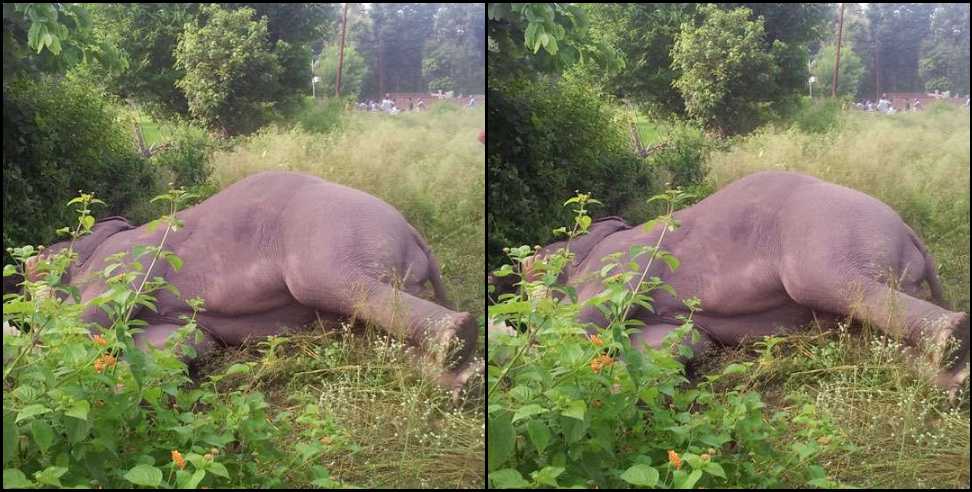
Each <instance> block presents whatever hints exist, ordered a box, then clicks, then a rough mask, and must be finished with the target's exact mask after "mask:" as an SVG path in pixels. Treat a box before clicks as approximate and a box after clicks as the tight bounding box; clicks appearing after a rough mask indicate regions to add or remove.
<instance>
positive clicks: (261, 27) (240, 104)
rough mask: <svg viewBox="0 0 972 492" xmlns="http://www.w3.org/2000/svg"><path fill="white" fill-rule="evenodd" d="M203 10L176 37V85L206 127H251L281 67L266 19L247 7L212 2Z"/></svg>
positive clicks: (269, 103) (234, 130) (237, 129)
mask: <svg viewBox="0 0 972 492" xmlns="http://www.w3.org/2000/svg"><path fill="white" fill-rule="evenodd" d="M201 13H202V14H203V19H204V20H202V21H198V22H197V23H195V24H192V25H191V26H189V27H188V28H187V29H186V31H185V32H184V33H183V35H182V36H181V37H180V39H179V45H178V48H177V49H176V65H177V66H178V67H180V68H181V69H182V70H184V71H185V76H184V77H183V78H182V79H180V80H179V81H178V82H177V83H176V85H177V86H178V87H179V88H180V89H182V90H183V91H185V93H186V97H187V99H188V101H189V112H190V113H191V114H192V115H193V116H194V117H195V118H197V119H199V120H201V121H203V122H205V123H206V125H207V126H209V127H210V128H216V129H223V130H226V131H228V132H229V133H239V132H241V131H246V130H252V129H255V128H256V127H259V124H260V123H262V120H263V118H264V117H265V116H266V115H265V111H266V110H268V109H269V108H270V107H271V106H272V104H273V102H272V100H271V98H270V96H271V95H272V94H273V93H274V91H272V90H267V88H268V87H272V86H273V85H274V84H275V83H276V78H277V77H278V76H279V74H280V72H281V70H282V68H281V66H280V63H279V61H278V60H277V57H276V56H274V54H273V53H272V52H271V51H269V50H268V49H267V36H268V33H267V20H266V19H261V20H253V19H252V17H253V14H254V11H253V10H252V9H250V8H242V9H240V10H235V11H231V10H226V9H223V8H222V7H219V6H216V5H210V6H205V7H203V8H202V10H201ZM280 44H285V42H284V41H278V45H280Z"/></svg>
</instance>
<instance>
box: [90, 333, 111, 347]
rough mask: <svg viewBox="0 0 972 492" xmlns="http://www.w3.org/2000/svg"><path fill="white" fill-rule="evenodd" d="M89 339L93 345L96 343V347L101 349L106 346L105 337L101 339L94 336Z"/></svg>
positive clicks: (99, 336)
mask: <svg viewBox="0 0 972 492" xmlns="http://www.w3.org/2000/svg"><path fill="white" fill-rule="evenodd" d="M91 339H92V340H94V343H96V344H98V345H101V346H102V347H104V346H105V345H108V340H105V337H103V336H101V335H95V336H93V337H91Z"/></svg>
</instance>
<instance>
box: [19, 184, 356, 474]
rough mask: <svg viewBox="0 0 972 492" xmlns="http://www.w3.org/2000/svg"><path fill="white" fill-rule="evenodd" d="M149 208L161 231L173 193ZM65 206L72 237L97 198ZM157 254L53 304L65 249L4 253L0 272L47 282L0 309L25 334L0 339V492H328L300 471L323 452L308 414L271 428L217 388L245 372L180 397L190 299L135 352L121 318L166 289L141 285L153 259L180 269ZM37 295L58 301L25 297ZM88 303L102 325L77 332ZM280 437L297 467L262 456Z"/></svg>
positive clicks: (237, 394)
mask: <svg viewBox="0 0 972 492" xmlns="http://www.w3.org/2000/svg"><path fill="white" fill-rule="evenodd" d="M162 198H164V199H165V200H167V201H169V202H171V203H172V207H171V209H170V213H169V214H168V215H166V216H164V217H163V218H162V219H160V220H159V224H163V225H164V226H165V227H173V226H175V225H176V224H177V223H178V221H177V219H175V209H176V204H177V203H180V202H181V201H183V199H184V198H185V195H182V194H181V193H178V192H173V193H170V194H167V195H163V197H162ZM71 202H72V203H75V202H77V203H80V205H81V209H82V211H81V214H80V217H79V219H78V221H77V226H76V227H75V229H74V231H73V233H72V237H73V238H75V239H77V238H79V237H80V236H81V235H82V233H83V232H88V231H90V229H91V226H92V225H93V224H94V218H93V217H91V216H90V215H88V214H87V209H88V208H89V207H90V205H93V204H95V203H99V202H100V201H98V200H94V199H93V198H92V196H91V195H82V197H81V198H78V199H75V200H72V201H71ZM163 237H165V236H163ZM164 246H165V244H164V239H163V244H160V245H158V246H148V247H146V246H142V247H136V248H133V251H132V255H131V258H132V259H133V261H132V262H131V263H128V264H123V263H122V261H121V257H119V256H116V257H114V258H112V259H111V260H112V261H113V263H112V264H111V265H109V266H108V268H107V269H106V270H105V271H104V273H103V275H104V278H105V282H106V285H107V291H106V295H104V296H99V297H98V298H95V299H93V300H91V301H90V303H89V304H90V305H82V304H73V303H72V304H68V303H65V302H64V301H62V298H67V297H69V296H70V297H73V298H74V300H75V302H77V301H78V300H79V299H78V293H77V290H76V289H74V288H72V287H68V286H64V285H61V284H60V282H59V280H60V279H61V278H62V276H63V273H64V272H65V271H66V269H67V268H68V265H69V263H70V262H71V261H72V258H71V256H72V251H71V248H70V247H68V248H65V249H63V250H62V251H60V252H58V253H57V254H54V255H51V256H50V257H47V258H39V257H37V256H35V253H36V251H35V250H34V248H33V247H30V246H27V247H23V248H16V249H15V250H14V252H13V254H14V257H15V258H16V260H17V263H18V266H19V267H14V266H13V265H6V266H5V267H4V276H9V275H12V274H13V273H14V272H16V271H18V270H19V272H20V273H23V272H24V271H25V267H24V265H25V264H27V262H28V261H36V268H37V271H44V272H47V275H46V276H45V277H44V278H43V279H39V280H34V281H32V280H30V279H28V281H27V282H26V283H25V291H26V292H28V294H27V295H12V296H9V297H6V298H5V300H4V309H3V311H4V321H5V322H7V321H10V322H12V323H14V324H16V325H17V326H20V327H22V328H24V329H25V333H24V334H22V335H21V336H4V337H3V357H4V381H3V382H4V399H3V451H4V452H3V468H4V476H3V483H4V488H31V487H82V488H89V487H90V488H121V487H132V486H135V485H139V486H143V487H155V488H158V487H165V488H173V487H178V488H196V487H199V486H204V487H212V486H223V487H242V488H248V487H252V486H254V485H257V486H262V487H280V486H281V484H283V483H284V482H283V481H284V479H289V478H292V477H293V476H295V475H294V474H295V473H296V474H298V475H305V476H306V477H307V478H306V480H307V482H308V483H309V484H312V485H315V486H318V487H335V486H340V482H337V481H335V480H333V479H331V477H330V474H329V472H328V470H327V469H325V468H324V467H322V466H316V465H310V463H311V462H312V460H313V459H314V458H315V457H318V456H320V455H321V454H322V453H323V452H324V450H325V448H326V447H327V446H328V444H334V443H333V442H328V441H324V440H323V439H322V438H321V436H320V435H318V434H319V432H320V429H326V428H327V427H328V426H327V424H328V422H326V418H325V417H323V416H321V415H320V412H319V408H317V407H316V406H308V407H306V408H304V409H303V411H302V412H301V414H300V417H299V418H298V419H297V421H298V422H300V423H303V424H311V425H308V426H307V427H306V428H299V429H295V428H293V426H292V425H290V424H289V423H288V421H287V420H285V419H280V420H278V421H276V422H271V421H270V420H269V418H268V415H267V412H266V408H267V407H268V404H267V402H266V401H265V400H264V396H263V395H262V393H259V392H254V391H253V390H252V388H250V387H249V385H247V384H241V385H239V386H237V387H233V388H226V387H225V386H221V387H219V388H218V389H217V384H218V383H220V382H221V381H223V380H224V379H226V378H227V377H229V376H232V375H234V374H242V373H247V372H249V371H250V370H251V367H252V365H253V364H237V365H233V366H231V367H229V368H228V369H226V370H225V371H224V372H223V373H222V374H213V375H210V376H209V377H208V380H207V381H205V382H204V383H202V384H201V385H200V386H199V387H197V388H194V389H190V388H189V387H188V386H189V384H190V383H191V382H192V380H191V379H189V378H188V377H187V376H186V366H185V364H184V363H183V362H182V361H181V360H180V356H188V357H193V356H194V354H195V352H194V350H193V349H192V347H191V346H190V345H189V344H188V343H185V342H186V341H187V340H188V338H189V337H190V336H191V335H192V334H193V332H194V331H195V329H196V323H195V313H197V312H198V310H199V309H200V308H201V307H202V301H201V300H199V299H192V300H188V301H187V302H188V303H189V304H190V306H192V308H193V313H194V314H193V316H192V317H185V319H184V321H186V325H185V326H184V327H183V328H180V329H179V330H178V331H177V332H176V334H175V335H174V336H173V337H170V339H169V341H168V342H167V347H166V348H165V349H163V350H156V349H151V348H147V349H146V351H144V352H143V351H142V350H140V349H139V348H137V347H136V346H135V343H134V339H133V333H135V332H136V331H133V330H132V329H136V328H137V327H140V326H143V324H139V323H138V321H137V320H133V319H131V313H132V312H133V310H134V308H135V307H136V306H138V305H152V304H154V302H155V297H154V296H153V292H155V291H157V290H159V289H163V288H168V287H167V285H166V283H165V281H164V280H160V279H157V278H156V279H153V280H148V277H150V276H151V275H152V265H154V264H156V263H157V262H159V261H167V262H168V263H169V264H170V265H171V266H172V267H173V268H175V269H177V270H178V269H179V268H180V267H181V261H180V260H179V259H178V258H177V257H176V256H175V255H173V254H172V253H171V252H167V251H165V250H164V249H163V248H164ZM122 256H124V255H122ZM142 262H145V264H147V265H148V266H147V267H143V263H142ZM133 285H139V287H138V288H133V287H132V286H133ZM47 289H52V290H53V292H54V293H57V294H58V295H47V296H43V295H31V294H29V293H37V292H39V291H44V290H47ZM91 305H97V306H98V307H99V308H101V309H102V310H104V311H105V312H106V313H108V314H109V317H110V320H111V322H112V324H111V326H110V327H108V328H105V327H98V328H96V329H95V331H94V332H93V333H90V334H89V329H88V327H87V326H86V325H85V324H84V323H82V322H81V320H80V313H81V312H83V310H84V309H86V308H88V307H91ZM143 323H144V322H143ZM40 347H43V350H40V349H39V348H40ZM271 350H272V348H271ZM123 353H124V357H122V354H123ZM280 432H285V433H289V434H292V435H294V436H297V441H298V442H296V443H295V448H296V450H297V452H298V453H299V457H298V456H287V455H285V454H283V453H281V452H280V450H278V449H276V448H275V446H274V445H273V440H274V439H275V438H276V436H277V435H278V434H279V433H280ZM256 456H259V459H258V460H254V459H253V458H254V457H256ZM267 460H272V461H275V462H277V465H276V466H274V467H273V468H272V469H273V470H275V471H274V472H272V473H271V474H267V472H266V469H264V468H261V467H260V466H258V465H259V463H262V462H266V461H267ZM277 470H279V471H277Z"/></svg>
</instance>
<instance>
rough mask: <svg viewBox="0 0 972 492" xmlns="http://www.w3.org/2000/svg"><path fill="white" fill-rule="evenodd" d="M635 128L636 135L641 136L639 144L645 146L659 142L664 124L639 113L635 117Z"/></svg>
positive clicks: (663, 130) (663, 133)
mask: <svg viewBox="0 0 972 492" xmlns="http://www.w3.org/2000/svg"><path fill="white" fill-rule="evenodd" d="M635 128H637V129H638V137H640V138H641V145H644V146H645V147H648V146H649V145H654V144H656V143H659V142H660V141H661V140H662V137H664V135H665V125H664V124H663V123H661V122H658V121H653V120H651V119H650V118H648V117H647V116H645V115H643V114H640V113H639V114H638V115H637V117H636V118H635Z"/></svg>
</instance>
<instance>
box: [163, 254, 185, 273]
mask: <svg viewBox="0 0 972 492" xmlns="http://www.w3.org/2000/svg"><path fill="white" fill-rule="evenodd" d="M165 261H167V262H169V266H171V267H172V269H173V270H175V271H177V272H178V271H179V270H181V269H182V259H181V258H179V257H178V256H176V255H165Z"/></svg>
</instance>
